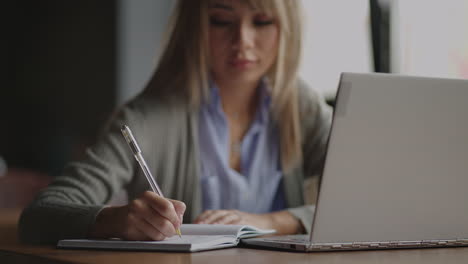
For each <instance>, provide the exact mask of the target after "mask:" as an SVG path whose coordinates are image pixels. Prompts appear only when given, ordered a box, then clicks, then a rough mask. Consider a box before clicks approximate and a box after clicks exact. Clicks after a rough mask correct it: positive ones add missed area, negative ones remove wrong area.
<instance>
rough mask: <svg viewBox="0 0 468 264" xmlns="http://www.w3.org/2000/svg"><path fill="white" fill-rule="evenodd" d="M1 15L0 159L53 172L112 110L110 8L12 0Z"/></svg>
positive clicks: (83, 1) (89, 0)
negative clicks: (3, 31)
mask: <svg viewBox="0 0 468 264" xmlns="http://www.w3.org/2000/svg"><path fill="white" fill-rule="evenodd" d="M7 10H9V11H8V12H7V13H8V14H6V16H7V24H6V27H7V30H6V39H7V47H6V61H7V63H6V67H7V70H6V72H7V76H6V78H2V79H4V80H3V81H2V83H1V84H0V85H1V94H0V97H1V108H2V109H1V110H2V111H1V125H0V126H1V127H0V156H3V157H4V158H5V159H6V160H7V163H8V165H9V166H10V167H23V168H31V169H35V170H40V171H44V172H47V173H49V174H57V173H59V172H60V170H61V169H62V167H63V166H64V164H65V163H66V162H67V161H69V160H71V159H76V158H79V157H80V156H81V155H82V154H83V150H84V146H86V145H89V144H91V143H92V142H93V141H94V140H95V138H96V135H97V132H98V129H99V128H100V127H101V126H102V124H103V123H104V121H105V120H106V119H107V117H108V115H109V114H110V112H111V111H112V109H113V107H114V102H115V97H116V89H115V86H116V85H115V82H116V78H115V77H116V76H115V74H116V3H115V1H111V0H99V1H93V0H80V1H61V0H55V1H53V0H42V1H10V2H8V4H7ZM2 13H3V12H2Z"/></svg>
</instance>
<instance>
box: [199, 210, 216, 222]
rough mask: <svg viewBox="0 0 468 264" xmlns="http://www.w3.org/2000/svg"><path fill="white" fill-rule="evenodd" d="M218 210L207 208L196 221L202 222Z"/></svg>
mask: <svg viewBox="0 0 468 264" xmlns="http://www.w3.org/2000/svg"><path fill="white" fill-rule="evenodd" d="M215 212H216V210H206V211H204V212H203V213H201V214H200V215H199V216H198V217H197V218H196V219H195V221H194V222H195V223H196V224H197V223H201V222H203V221H204V220H205V219H206V218H207V217H208V216H209V215H211V214H214V213H215Z"/></svg>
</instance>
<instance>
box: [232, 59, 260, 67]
mask: <svg viewBox="0 0 468 264" xmlns="http://www.w3.org/2000/svg"><path fill="white" fill-rule="evenodd" d="M255 63H256V61H255V60H249V59H233V60H231V61H230V62H229V64H231V65H232V66H234V67H236V68H246V67H250V66H252V65H254V64H255Z"/></svg>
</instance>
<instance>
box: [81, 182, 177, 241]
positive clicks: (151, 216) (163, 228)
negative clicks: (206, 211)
mask: <svg viewBox="0 0 468 264" xmlns="http://www.w3.org/2000/svg"><path fill="white" fill-rule="evenodd" d="M185 208H186V206H185V204H184V203H183V202H180V201H176V200H171V199H166V198H163V197H161V196H159V195H157V194H156V193H154V192H150V191H146V192H144V193H143V194H142V195H141V196H140V197H138V198H137V199H135V200H133V201H131V202H130V203H129V204H127V205H124V206H111V207H105V208H103V209H102V210H101V211H100V212H99V214H98V216H97V217H96V221H95V223H94V225H93V227H92V229H91V230H90V232H89V234H88V237H89V238H113V237H117V238H122V239H125V240H163V239H165V238H166V237H171V236H174V235H176V229H177V228H180V225H181V224H182V219H183V214H184V212H185Z"/></svg>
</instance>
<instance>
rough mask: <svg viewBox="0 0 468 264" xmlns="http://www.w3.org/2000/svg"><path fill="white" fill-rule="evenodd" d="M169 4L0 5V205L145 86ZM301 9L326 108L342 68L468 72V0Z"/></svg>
mask: <svg viewBox="0 0 468 264" xmlns="http://www.w3.org/2000/svg"><path fill="white" fill-rule="evenodd" d="M174 2H175V1H173V0H138V1H130V0H100V1H91V0H80V1H60V0H42V1H32V0H29V1H28V0H18V1H5V3H4V9H3V13H4V15H3V17H4V18H5V20H4V21H5V22H4V28H5V30H3V34H2V35H3V36H2V40H3V41H2V42H3V43H2V47H3V54H4V58H5V60H4V61H3V63H2V69H3V71H2V75H3V74H5V73H6V77H5V78H2V83H1V88H0V110H1V113H0V116H1V120H0V121H1V123H0V127H1V129H0V207H11V206H18V205H19V206H22V205H23V204H25V203H27V202H28V201H29V200H30V199H31V197H32V195H33V194H34V193H35V192H36V191H37V190H38V189H40V188H42V187H43V186H46V185H47V183H48V182H49V181H50V179H51V178H52V177H54V176H56V175H58V174H60V172H61V171H62V169H63V167H64V166H65V164H66V163H67V162H69V161H71V160H75V159H80V158H81V157H82V156H83V153H84V150H85V148H86V146H88V145H90V144H93V142H94V141H95V139H96V136H97V135H98V132H99V129H100V128H101V127H102V125H103V124H104V122H105V121H106V120H107V118H108V116H109V115H110V114H111V113H112V111H113V110H114V109H115V108H116V107H118V106H119V105H121V104H123V103H125V102H126V101H127V100H129V99H130V98H131V97H133V96H134V95H135V94H137V93H138V92H140V91H141V90H142V89H143V88H144V86H145V84H146V82H147V81H148V78H149V77H150V75H151V73H152V71H153V70H154V68H155V66H156V64H157V61H158V56H159V53H160V47H161V41H162V40H163V38H164V32H165V28H166V25H167V21H168V18H169V15H170V13H171V10H172V8H173V6H174ZM303 4H304V17H305V22H306V25H305V32H304V33H305V40H304V50H303V54H304V56H303V60H302V62H301V70H300V72H301V75H302V77H303V78H304V79H306V81H308V82H309V83H310V84H311V85H312V87H314V88H315V89H317V90H319V91H320V93H322V94H323V95H324V97H325V98H326V99H327V101H328V102H329V103H330V104H331V105H333V100H334V96H335V93H336V89H337V86H338V79H339V74H340V73H341V72H343V71H352V72H392V73H401V74H411V75H424V76H439V77H455V78H468V31H467V30H466V28H467V27H468V1H466V0H445V1H440V0H353V1H343V0H303ZM25 193H26V194H29V196H28V195H23V194H25ZM20 194H21V195H20Z"/></svg>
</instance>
